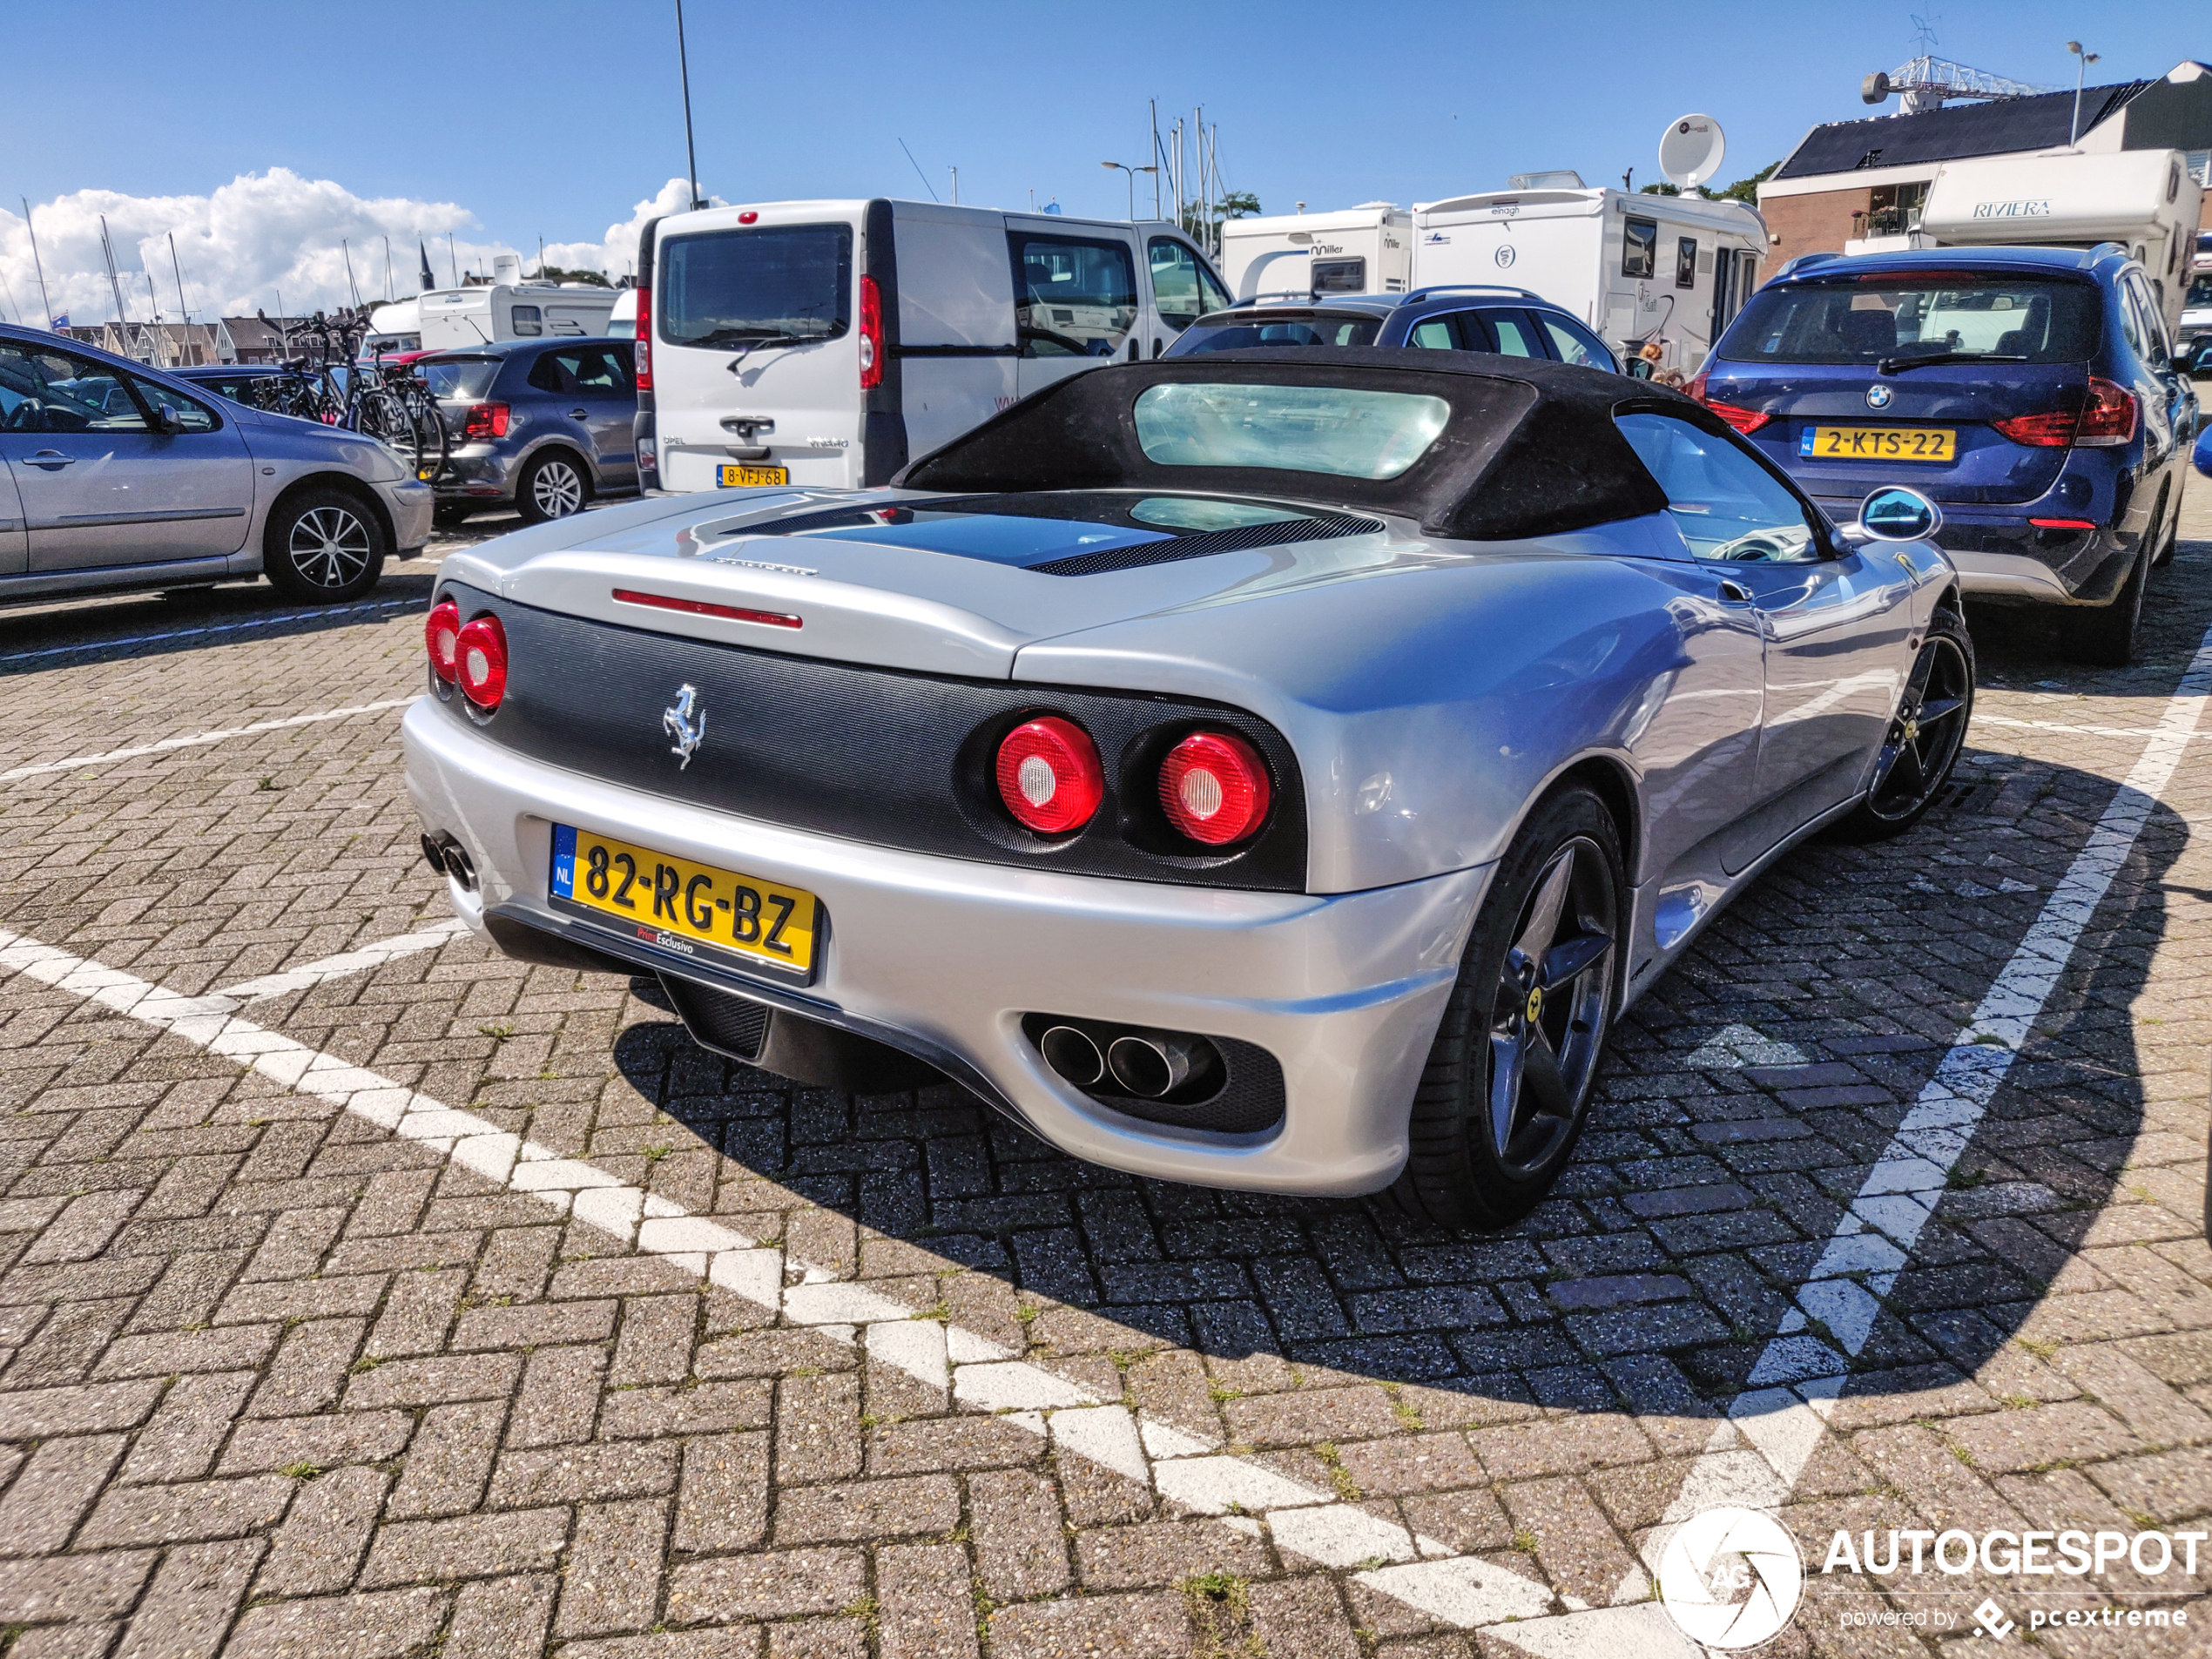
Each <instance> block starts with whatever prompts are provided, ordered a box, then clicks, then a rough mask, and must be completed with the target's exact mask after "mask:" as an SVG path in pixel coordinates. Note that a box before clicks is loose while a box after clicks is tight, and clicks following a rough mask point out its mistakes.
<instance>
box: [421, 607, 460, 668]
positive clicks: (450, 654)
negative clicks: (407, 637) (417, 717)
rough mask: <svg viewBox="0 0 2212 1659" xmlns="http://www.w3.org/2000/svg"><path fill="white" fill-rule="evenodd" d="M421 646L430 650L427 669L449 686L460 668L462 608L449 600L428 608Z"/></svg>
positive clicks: (423, 625)
mask: <svg viewBox="0 0 2212 1659" xmlns="http://www.w3.org/2000/svg"><path fill="white" fill-rule="evenodd" d="M422 644H423V648H424V649H425V650H427V651H428V652H429V653H430V671H431V672H432V673H433V674H435V675H436V676H437V677H438V678H440V679H442V680H443V681H444V682H445V683H446V684H447V685H452V684H453V682H454V678H455V675H457V674H459V673H460V671H461V670H460V668H459V666H458V664H459V662H460V656H461V607H460V606H459V605H457V604H454V602H453V601H452V600H450V599H448V600H446V601H445V602H444V603H443V604H435V605H432V606H431V607H430V614H429V616H428V617H426V618H425V619H424V621H423V624H422Z"/></svg>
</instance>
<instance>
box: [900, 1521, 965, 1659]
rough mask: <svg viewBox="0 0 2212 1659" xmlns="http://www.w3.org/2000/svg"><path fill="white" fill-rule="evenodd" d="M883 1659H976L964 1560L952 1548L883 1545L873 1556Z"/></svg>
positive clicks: (950, 1546) (924, 1545)
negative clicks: (880, 1610)
mask: <svg viewBox="0 0 2212 1659" xmlns="http://www.w3.org/2000/svg"><path fill="white" fill-rule="evenodd" d="M875 1577H876V1590H877V1598H878V1600H879V1602H880V1603H881V1609H882V1613H881V1616H882V1628H881V1631H880V1635H879V1636H878V1638H877V1641H878V1647H879V1650H880V1654H881V1656H882V1659H976V1656H978V1655H979V1654H980V1651H981V1649H980V1648H979V1645H978V1642H977V1639H976V1635H975V1607H974V1602H973V1601H972V1599H971V1598H970V1596H969V1594H968V1557H967V1555H966V1554H965V1553H964V1552H963V1551H962V1550H961V1548H960V1547H959V1546H958V1545H956V1544H887V1545H885V1546H883V1547H882V1548H880V1549H878V1550H877V1551H876V1552H875Z"/></svg>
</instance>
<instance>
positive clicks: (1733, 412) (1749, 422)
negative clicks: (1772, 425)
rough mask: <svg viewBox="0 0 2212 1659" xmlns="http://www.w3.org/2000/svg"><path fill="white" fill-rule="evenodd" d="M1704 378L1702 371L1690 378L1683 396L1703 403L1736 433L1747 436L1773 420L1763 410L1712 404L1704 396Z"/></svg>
mask: <svg viewBox="0 0 2212 1659" xmlns="http://www.w3.org/2000/svg"><path fill="white" fill-rule="evenodd" d="M1706 378H1707V377H1706V375H1705V374H1704V373H1703V371H1701V372H1699V373H1698V374H1696V375H1695V376H1694V377H1692V378H1691V379H1690V381H1689V382H1688V383H1687V384H1685V385H1684V386H1683V388H1682V389H1683V393H1684V395H1687V396H1689V397H1691V398H1694V399H1696V401H1698V402H1700V403H1703V405H1704V406H1705V407H1706V408H1709V409H1710V410H1712V412H1713V413H1714V414H1716V415H1719V416H1720V417H1721V419H1722V420H1723V421H1727V422H1728V423H1729V425H1730V426H1732V427H1734V428H1736V429H1737V431H1738V432H1743V433H1747V434H1748V433H1752V432H1757V430H1758V429H1759V428H1761V427H1763V426H1764V425H1765V424H1766V423H1767V422H1768V421H1771V420H1773V419H1774V417H1773V416H1772V415H1769V414H1767V413H1765V412H1764V410H1760V409H1747V408H1741V407H1740V406H1738V405H1737V404H1734V403H1716V402H1714V401H1713V400H1712V399H1711V398H1710V397H1708V396H1706V395H1705V382H1706Z"/></svg>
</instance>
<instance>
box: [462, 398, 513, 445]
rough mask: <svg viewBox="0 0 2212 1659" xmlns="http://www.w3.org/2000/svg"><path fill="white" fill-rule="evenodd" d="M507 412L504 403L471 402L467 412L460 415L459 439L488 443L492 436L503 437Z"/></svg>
mask: <svg viewBox="0 0 2212 1659" xmlns="http://www.w3.org/2000/svg"><path fill="white" fill-rule="evenodd" d="M508 414H509V411H508V408H507V405H505V404H504V403H471V404H470V405H469V413H468V414H467V415H464V416H463V417H462V421H461V441H462V442H463V443H489V442H491V441H492V440H493V439H494V438H503V437H505V436H506V435H507V420H508Z"/></svg>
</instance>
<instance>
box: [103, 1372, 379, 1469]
mask: <svg viewBox="0 0 2212 1659" xmlns="http://www.w3.org/2000/svg"><path fill="white" fill-rule="evenodd" d="M179 1386H182V1385H181V1384H180V1385H179ZM414 1433H415V1418H414V1416H413V1414H412V1413H408V1412H399V1411H386V1412H347V1413H342V1414H341V1413H327V1414H322V1415H317V1416H312V1417H264V1418H248V1419H246V1420H245V1421H244V1422H241V1423H240V1424H239V1426H238V1427H237V1429H236V1430H235V1431H234V1432H233V1433H232V1435H231V1438H230V1442H229V1444H228V1445H226V1446H225V1447H224V1448H223V1459H222V1462H221V1464H220V1465H219V1470H220V1472H221V1473H222V1474H262V1473H265V1472H266V1471H268V1470H271V1469H281V1468H285V1467H288V1466H290V1465H292V1464H295V1463H311V1464H313V1465H314V1467H317V1468H318V1469H332V1468H336V1467H339V1466H341V1464H347V1463H381V1462H382V1461H384V1460H386V1459H388V1458H394V1457H397V1456H398V1455H399V1454H400V1453H401V1452H402V1451H404V1450H405V1449H406V1447H407V1444H408V1439H409V1438H410V1437H411V1436H412V1435H413V1434H414ZM139 1444H140V1445H141V1446H143V1445H145V1440H143V1439H142V1440H140V1441H139ZM132 1456H133V1458H134V1459H135V1457H136V1456H137V1453H135V1452H134V1453H132ZM128 1473H129V1470H128V1467H127V1466H126V1467H125V1474H128Z"/></svg>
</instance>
